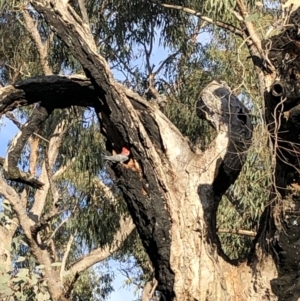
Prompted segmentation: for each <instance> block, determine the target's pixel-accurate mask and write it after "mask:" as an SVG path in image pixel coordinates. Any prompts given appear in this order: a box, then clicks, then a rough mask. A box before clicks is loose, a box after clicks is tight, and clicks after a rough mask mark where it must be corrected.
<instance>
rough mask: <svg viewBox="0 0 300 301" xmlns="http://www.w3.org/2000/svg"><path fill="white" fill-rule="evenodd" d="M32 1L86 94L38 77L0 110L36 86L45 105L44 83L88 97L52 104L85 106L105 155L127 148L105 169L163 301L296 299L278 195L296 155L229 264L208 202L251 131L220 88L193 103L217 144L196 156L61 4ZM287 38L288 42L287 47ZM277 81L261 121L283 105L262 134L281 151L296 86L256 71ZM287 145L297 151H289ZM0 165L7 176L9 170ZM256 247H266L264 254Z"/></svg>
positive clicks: (8, 91)
mask: <svg viewBox="0 0 300 301" xmlns="http://www.w3.org/2000/svg"><path fill="white" fill-rule="evenodd" d="M32 4H33V5H34V7H35V8H36V9H37V10H38V11H40V12H41V13H43V15H44V16H45V18H46V20H47V22H48V23H49V24H50V25H51V27H52V28H53V29H54V30H55V31H56V33H57V34H58V36H59V37H60V38H61V39H62V40H63V41H64V42H65V43H66V45H67V46H68V47H69V49H70V51H71V52H72V53H73V55H74V57H76V58H77V59H78V60H79V62H80V63H81V64H82V66H83V68H84V70H85V72H86V74H87V76H88V78H89V79H90V80H91V83H92V85H93V87H90V86H87V85H84V84H82V83H83V82H84V83H86V81H84V80H82V81H81V80H79V79H70V80H68V79H65V78H59V77H48V81H49V85H48V86H47V87H46V86H43V85H39V82H41V81H47V78H44V79H39V80H36V81H34V80H33V81H28V82H25V83H20V84H19V85H18V86H17V87H16V89H14V88H13V87H7V88H4V89H2V91H3V93H2V95H1V99H0V113H4V112H6V111H8V110H11V109H13V108H14V106H17V105H19V104H20V103H22V102H23V104H26V103H32V102H34V101H35V99H39V97H38V96H39V95H41V94H43V93H44V92H45V89H48V94H47V97H45V98H43V100H42V104H43V105H45V106H46V107H47V105H48V104H49V103H50V102H51V105H52V106H54V107H55V106H56V105H55V103H53V99H55V97H53V96H54V95H56V93H57V90H55V89H51V85H54V86H56V87H57V86H59V85H64V84H65V85H69V86H70V87H71V86H72V85H74V87H75V86H76V87H77V88H78V90H80V91H81V92H82V95H84V93H85V92H83V91H88V93H89V94H85V95H86V96H85V99H83V100H81V99H80V98H78V97H77V98H76V99H73V98H72V96H74V94H73V91H71V89H70V90H68V89H65V90H64V91H59V92H60V93H58V95H59V97H63V99H64V102H63V103H57V107H64V106H68V105H70V103H72V100H73V102H74V103H73V104H79V105H89V106H93V107H94V108H95V110H96V111H97V113H98V117H99V120H100V122H101V125H102V128H101V131H102V133H103V134H104V136H106V138H107V142H108V143H107V148H108V150H111V151H112V150H115V151H117V152H119V151H120V149H121V147H122V146H126V147H127V148H129V149H130V151H131V158H130V161H129V162H128V163H126V164H115V165H113V166H112V170H113V172H114V173H115V175H116V176H117V177H118V179H119V185H120V188H121V189H122V191H123V193H124V198H125V200H126V202H127V205H128V209H129V211H130V213H131V215H132V217H133V220H134V223H135V224H136V227H137V229H138V232H139V234H140V237H141V239H142V242H143V244H144V247H145V249H146V251H147V253H148V254H149V256H150V259H151V261H152V263H153V266H154V267H155V275H156V278H157V280H158V289H159V290H160V292H161V293H162V297H163V299H165V300H180V301H184V300H221V301H224V300H239V301H242V300H249V301H250V300H251V301H256V300H257V301H258V300H259V301H260V300H264V299H265V300H277V299H278V298H277V297H278V296H279V297H280V298H279V299H280V300H296V299H297V297H299V294H298V296H297V295H296V297H293V298H294V299H292V298H290V299H289V297H288V296H289V293H290V291H289V289H292V288H293V289H294V288H295V286H293V285H294V283H295V281H296V279H297V277H298V273H299V272H298V270H299V263H298V256H297V254H296V251H295V252H292V253H291V252H290V251H289V250H290V248H291V246H292V247H293V248H294V245H295V243H298V241H299V238H300V237H299V235H300V234H299V231H297V229H298V223H297V217H298V216H299V213H298V212H299V210H298V207H299V205H298V203H297V198H295V197H294V198H292V197H291V196H290V195H288V194H286V193H285V190H284V189H285V187H286V185H287V184H289V183H291V181H292V179H296V180H297V179H298V178H295V170H294V169H293V168H294V167H295V166H296V167H297V166H298V162H297V160H296V159H295V158H297V154H295V153H287V154H285V158H286V161H280V160H278V157H276V156H275V157H274V158H275V159H276V158H277V161H278V162H277V164H276V170H275V178H276V183H275V185H274V193H277V192H278V193H277V194H276V196H277V202H276V204H274V203H272V205H270V206H269V207H268V208H267V209H266V212H265V213H264V215H263V217H262V223H261V228H260V232H259V233H258V236H257V238H256V241H255V246H254V247H253V249H252V252H251V255H250V257H249V260H248V261H245V262H243V263H239V264H238V263H236V262H231V261H230V260H229V259H228V258H227V257H226V256H225V255H224V254H223V253H222V250H221V248H220V243H219V241H218V237H217V234H216V221H215V219H216V209H217V206H218V203H219V201H220V199H221V197H222V195H223V194H224V192H225V191H226V189H227V188H228V187H229V185H231V184H232V183H233V182H234V181H235V180H236V178H237V176H238V174H239V172H240V170H241V167H242V165H243V163H244V161H245V151H246V150H247V148H248V147H249V146H250V143H251V131H252V129H251V124H250V120H249V116H248V111H247V110H246V108H245V107H244V106H243V105H242V104H241V103H240V102H239V100H238V99H237V98H236V97H234V95H233V94H232V93H231V91H230V89H229V88H228V87H227V86H226V84H224V83H221V82H216V81H214V82H212V83H211V84H210V85H208V86H207V87H205V89H204V90H203V91H202V93H201V94H200V96H199V102H198V115H199V117H201V118H206V119H207V120H209V121H210V122H211V124H212V125H213V126H214V127H215V129H216V131H217V137H216V139H215V140H214V141H213V142H212V143H211V145H210V146H209V148H208V149H207V150H206V151H205V152H201V151H199V149H198V148H197V146H193V148H191V147H190V145H189V142H188V141H187V139H185V138H184V137H183V136H182V135H181V133H180V132H179V131H178V130H177V129H176V128H175V127H174V126H173V125H172V124H171V122H170V121H169V120H168V119H167V118H166V117H165V116H164V115H163V114H162V113H161V112H160V111H159V110H158V109H156V108H155V107H152V106H150V105H149V103H147V102H146V101H144V100H143V99H142V98H140V97H139V96H138V95H137V94H135V93H133V92H132V91H130V90H128V89H126V88H124V87H123V86H121V85H120V84H118V83H116V82H115V81H114V80H113V78H112V75H111V73H110V70H109V68H108V65H107V63H106V62H105V60H104V59H103V58H102V57H101V56H99V55H97V54H96V52H95V49H96V48H95V44H94V41H93V37H92V35H91V34H90V31H89V29H88V28H87V27H86V25H84V24H80V22H79V21H78V19H76V13H75V12H74V11H73V10H72V9H70V7H69V9H66V6H65V5H67V4H63V3H62V2H53V3H52V2H51V5H50V3H49V2H46V1H45V2H44V1H37V0H34V1H32ZM78 22H79V23H78ZM70 24H73V26H70ZM297 38H298V36H297V35H296V37H295V41H297ZM273 40H274V41H275V38H273ZM284 45H286V44H284ZM296 46H297V44H296V43H295V47H296ZM283 47H284V46H283ZM297 49H298V48H297ZM296 61H297V60H296V59H295V62H296ZM284 70H285V69H284ZM278 75H281V76H282V80H281V81H280V84H279V83H278V84H277V85H273V86H271V85H269V84H265V91H264V92H265V99H266V101H267V102H266V106H267V109H268V110H269V111H268V112H269V113H268V112H267V114H266V119H267V122H270V121H273V116H274V114H271V113H272V112H274V110H275V112H276V114H275V117H276V122H278V119H279V118H281V119H280V121H281V122H283V118H282V116H281V115H282V114H281V112H283V111H287V110H289V109H291V108H293V109H292V110H291V111H290V115H289V119H288V121H286V122H285V123H283V124H282V125H281V127H270V132H271V133H273V137H279V136H278V131H279V130H280V129H282V127H284V129H287V130H289V132H288V133H286V132H285V133H284V134H281V135H280V138H281V139H285V141H287V142H285V144H283V146H285V148H290V146H291V145H290V143H289V142H293V143H296V142H297V143H298V140H299V139H298V134H297V130H298V128H297V124H298V123H297V116H298V115H297V112H298V110H297V106H296V105H297V99H298V98H297V97H298V95H295V96H294V95H293V96H291V95H289V94H288V91H290V89H291V87H295V89H296V90H295V91H298V90H297V80H296V79H295V76H294V75H293V80H292V78H290V80H289V79H288V80H287V79H286V78H287V76H286V74H283V71H282V69H280V67H277V69H276V70H273V71H270V70H268V71H265V74H264V79H265V80H266V81H265V82H266V83H272V82H274V80H275V78H276V77H277V78H278ZM283 79H285V81H283ZM32 87H34V89H32ZM281 87H285V89H282V90H281ZM93 88H94V90H93ZM283 90H286V91H287V94H286V95H284V96H287V101H286V102H285V103H284V104H283V103H282V104H280V106H281V107H278V106H277V104H278V102H280V101H281V100H282V96H283V94H282V93H283ZM87 95H88V96H89V98H88V99H87ZM24 99H25V100H24ZM56 99H57V98H56ZM285 104H288V105H289V107H285ZM270 112H271V113H270ZM277 113H278V114H277ZM273 124H274V123H273ZM275 124H277V123H275ZM292 133H293V135H291V134H292ZM275 134H276V135H275ZM294 134H295V135H294ZM273 142H274V144H276V147H275V151H277V150H278V143H279V142H280V141H278V139H275V138H274V139H273ZM292 146H293V147H294V149H296V151H298V148H297V146H295V144H293V145H292ZM275 154H276V153H275ZM287 166H288V167H287ZM4 168H6V174H7V176H9V175H10V173H9V166H7V165H6V166H4ZM278 187H279V188H282V189H279V188H278ZM281 196H283V197H284V198H281ZM271 197H274V196H271ZM283 205H284V208H285V209H286V208H288V212H289V215H288V216H287V218H286V222H287V225H288V227H286V228H285V229H283V227H282V226H281V223H280V218H281V216H282V214H281V213H282V212H283V211H282V208H283ZM283 230H285V231H283ZM286 234H288V235H289V236H286ZM275 235H276V239H275V238H274V237H275ZM291 235H292V236H291ZM290 237H293V238H290ZM266 244H268V246H269V247H270V248H266ZM295 250H297V248H296V249H295ZM274 255H275V256H274ZM276 255H277V256H276ZM277 267H278V268H279V270H278V276H277ZM285 267H287V268H285Z"/></svg>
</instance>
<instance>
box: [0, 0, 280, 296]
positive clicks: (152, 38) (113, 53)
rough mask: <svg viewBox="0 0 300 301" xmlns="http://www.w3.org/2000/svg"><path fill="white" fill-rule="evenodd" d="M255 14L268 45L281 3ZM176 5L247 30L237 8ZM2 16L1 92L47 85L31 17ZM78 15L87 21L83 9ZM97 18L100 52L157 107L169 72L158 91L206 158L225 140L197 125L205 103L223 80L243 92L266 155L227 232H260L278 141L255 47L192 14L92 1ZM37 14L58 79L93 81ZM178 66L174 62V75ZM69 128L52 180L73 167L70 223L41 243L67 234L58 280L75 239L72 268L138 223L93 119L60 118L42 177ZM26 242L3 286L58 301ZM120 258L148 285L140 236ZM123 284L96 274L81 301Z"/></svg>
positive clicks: (242, 186)
mask: <svg viewBox="0 0 300 301" xmlns="http://www.w3.org/2000/svg"><path fill="white" fill-rule="evenodd" d="M255 2H256V1H254V0H252V1H247V7H248V9H249V10H250V14H249V16H248V17H247V20H248V21H253V22H254V24H255V25H256V26H257V28H258V32H259V34H260V35H261V36H262V37H263V36H264V34H265V32H266V29H267V26H268V24H269V23H270V22H271V21H272V20H273V19H274V16H275V14H276V5H275V4H276V3H277V2H276V1H271V4H272V5H270V7H269V8H268V7H266V8H264V10H263V11H261V12H256V8H255ZM170 3H171V4H174V5H180V6H182V7H187V8H190V9H193V10H195V11H196V12H199V13H201V14H203V15H205V16H207V17H210V18H212V19H213V20H218V21H222V22H227V23H230V24H231V25H234V26H237V27H239V23H238V20H237V18H236V17H235V15H234V14H233V9H234V8H235V6H236V1H235V0H226V1H221V0H207V1H198V0H184V1H170ZM1 5H2V7H3V9H2V11H1V13H0V33H1V37H2V40H3V41H5V43H2V44H1V47H0V80H1V83H2V84H3V85H4V84H7V83H14V82H16V81H18V80H20V79H24V78H29V77H31V76H36V75H41V74H42V73H43V71H42V68H41V64H40V61H39V53H38V51H37V48H36V45H35V43H33V41H32V39H31V37H30V35H29V33H28V31H27V30H26V29H25V27H24V23H23V21H22V20H23V19H22V9H23V8H24V5H26V4H25V3H20V2H19V1H7V2H6V3H5V4H3V3H0V6H1ZM72 5H74V9H75V10H76V11H77V12H78V13H79V8H78V6H77V3H75V4H73V3H72ZM86 6H87V11H88V15H89V18H90V27H91V29H92V32H93V34H94V37H95V41H96V44H97V46H98V52H99V53H100V54H101V55H103V56H104V57H105V58H106V59H107V60H108V61H109V63H110V65H111V66H112V69H113V71H119V72H120V71H121V72H122V76H121V78H122V80H123V83H124V84H125V85H127V86H129V87H131V88H133V89H134V90H136V91H137V92H138V93H139V94H141V95H143V96H146V97H148V98H149V99H151V98H152V97H153V95H152V94H151V93H150V92H149V87H150V85H151V82H150V79H149V77H150V75H151V74H150V73H154V72H157V74H156V76H155V79H154V83H153V86H154V87H155V88H156V90H157V91H158V93H159V94H160V95H161V96H164V97H165V98H166V99H167V104H166V105H165V107H164V108H163V111H164V113H165V114H166V115H167V116H168V117H169V118H170V120H171V121H172V122H173V123H174V124H175V125H176V126H177V127H178V128H179V129H180V130H181V132H182V133H183V134H184V135H185V136H187V137H188V138H189V139H190V141H191V142H192V143H193V144H196V145H197V146H199V147H200V148H202V149H205V148H206V146H207V145H208V144H209V143H210V142H211V141H212V139H213V138H214V131H213V130H212V128H211V127H210V126H209V125H208V124H207V122H205V121H203V120H200V119H199V118H198V117H197V115H196V106H197V100H198V97H199V93H200V91H201V90H202V88H203V87H204V86H205V85H206V84H207V83H208V82H210V81H211V80H213V79H216V78H217V79H222V80H225V81H227V83H228V84H229V86H230V87H231V88H232V90H233V92H234V93H235V94H236V95H239V96H240V97H241V98H242V99H243V100H244V102H245V104H246V105H247V106H248V107H249V108H251V109H252V114H253V115H254V116H255V117H256V119H254V124H255V125H256V129H255V131H254V138H253V141H254V143H253V145H252V146H251V148H250V150H249V155H248V160H247V162H246V164H245V166H244V167H243V170H242V172H241V174H240V177H239V179H238V181H237V182H236V183H235V184H234V185H233V186H232V187H231V188H230V190H229V191H228V193H227V194H226V196H224V198H223V199H222V202H221V204H220V206H219V211H218V219H217V223H218V227H219V228H220V229H221V228H223V229H229V230H230V229H233V230H240V229H243V230H250V231H256V230H257V225H258V221H259V217H260V215H261V212H262V211H263V209H264V206H265V205H266V200H267V199H268V193H269V186H270V183H271V163H270V154H269V153H268V152H267V151H266V145H267V137H266V136H263V135H261V132H262V130H263V129H262V125H261V123H262V122H261V119H260V117H259V114H260V110H261V106H262V105H261V99H260V98H259V96H258V91H257V78H256V75H255V73H254V68H253V63H252V62H251V60H250V58H249V57H248V55H249V53H248V50H247V49H246V47H245V42H244V41H242V40H241V39H240V38H237V37H236V36H233V35H232V34H230V33H228V32H226V31H225V30H224V29H219V28H217V27H215V26H212V25H210V24H206V25H205V26H203V22H202V21H200V20H199V19H198V18H197V17H195V16H192V15H189V14H187V13H186V12H184V11H183V10H182V9H181V10H178V9H168V8H164V7H162V6H160V5H157V4H151V3H150V2H148V1H144V0H134V1H125V0H114V1H112V0H108V1H98V0H90V1H87V2H86ZM274 7H275V9H274ZM29 11H30V14H31V16H32V17H33V18H34V20H35V21H36V24H37V26H38V31H39V34H40V37H41V40H42V41H43V43H45V44H46V43H49V49H48V53H47V55H48V63H49V65H50V67H51V68H52V71H53V73H55V74H57V73H60V72H63V73H81V72H82V70H81V66H80V65H79V64H78V62H77V61H76V60H75V59H74V58H73V57H72V55H70V53H69V50H68V49H67V48H66V47H65V46H64V45H63V43H62V42H61V41H60V40H59V39H58V38H57V37H56V36H52V33H51V30H50V28H49V27H48V26H47V24H46V23H45V21H44V19H43V18H42V16H40V15H39V14H38V13H37V12H35V11H33V10H32V9H30V10H29ZM202 26H203V27H202ZM199 33H201V35H200V36H199V35H198V34H199ZM205 40H206V41H205ZM154 48H157V49H158V50H157V52H159V51H162V53H164V58H162V60H161V62H160V63H159V64H158V65H157V66H154V65H155V64H157V62H156V63H155V64H154V62H152V59H153V56H154V51H153V49H154ZM170 54H174V55H173V56H170V57H169V59H168V60H166V61H165V62H164V64H162V62H163V61H164V59H166V58H167V57H168V55H170ZM148 60H149V62H148ZM158 71H159V72H158ZM31 113H32V107H30V108H27V109H26V108H24V109H23V108H22V109H20V110H18V111H17V112H16V115H17V117H18V119H19V120H21V121H22V123H25V122H26V121H27V120H28V118H29V116H30V115H31ZM58 124H61V126H63V127H64V128H65V134H64V136H63V142H62V143H61V145H60V148H59V154H58V157H57V160H56V162H55V165H54V166H53V167H52V170H51V171H52V172H53V173H55V172H57V171H59V170H60V168H62V166H66V165H69V167H68V168H67V169H66V171H65V172H64V173H63V175H62V176H60V177H58V178H56V179H55V185H56V187H57V188H58V190H59V192H60V200H59V202H58V203H57V204H56V206H57V209H58V214H56V215H55V216H54V217H53V218H52V219H51V220H50V221H49V223H48V224H47V227H45V228H43V229H42V230H41V231H40V235H41V238H42V240H43V241H46V242H47V241H48V240H49V239H50V238H51V236H52V235H53V233H54V231H56V232H55V235H54V238H53V239H54V241H55V245H56V248H57V253H58V254H57V256H58V258H57V259H56V260H54V259H53V263H52V266H53V267H55V266H56V267H57V268H59V267H60V265H61V260H62V257H63V254H64V252H65V249H66V245H67V243H68V240H69V237H70V236H71V235H74V243H73V244H72V247H71V250H70V254H69V257H68V261H67V266H68V265H70V264H71V263H72V262H74V261H76V259H78V258H79V257H80V256H82V255H86V254H87V253H88V252H90V251H91V250H92V249H94V248H96V247H99V246H106V245H111V244H112V243H113V235H114V233H115V232H116V231H117V230H118V229H119V217H120V216H121V215H123V214H126V206H125V205H124V201H123V200H122V197H121V194H120V191H119V189H118V186H117V185H116V183H113V182H114V181H113V179H110V178H109V177H108V176H107V166H106V165H103V162H102V161H101V155H100V154H101V152H102V151H103V149H104V141H103V137H101V135H100V134H99V124H98V122H97V118H96V116H95V114H94V112H93V111H90V110H88V109H86V108H71V109H68V110H57V111H55V113H54V114H52V115H51V117H50V118H49V119H48V120H47V121H46V122H45V124H44V125H43V126H42V128H41V129H38V134H39V135H41V136H42V137H43V138H44V139H45V140H43V139H40V140H39V146H38V158H37V167H36V171H37V173H39V172H40V171H41V169H42V166H43V163H44V159H45V156H46V155H47V151H48V142H47V140H48V141H49V140H50V139H51V137H53V136H54V135H55V134H54V131H55V128H56V126H57V125H58ZM74 141H76V143H74ZM30 151H31V150H30V148H29V146H28V145H27V147H26V149H25V150H24V153H23V156H22V158H21V162H20V166H21V167H22V168H23V169H27V170H28V161H29V158H30ZM95 178H100V179H101V180H102V182H104V183H105V184H107V185H108V186H110V187H111V188H112V192H113V195H114V197H115V199H114V201H112V200H111V199H109V198H107V196H105V193H103V191H102V190H101V189H99V187H97V185H96V184H95V182H94V179H95ZM11 185H12V186H13V187H15V188H16V189H17V190H18V191H19V192H21V191H22V190H23V188H24V185H15V184H14V183H11ZM26 192H27V196H28V203H27V208H26V209H27V210H28V211H29V210H30V208H31V206H32V204H33V199H34V193H35V191H34V190H33V189H32V188H28V187H26ZM53 200H54V198H53V195H52V194H51V193H49V195H48V196H47V201H46V206H45V208H44V212H43V213H44V214H48V213H51V211H52V210H53V206H52V204H53ZM14 216H15V215H14V212H13V211H12V208H10V206H8V204H7V202H5V201H3V202H2V208H1V210H0V222H1V225H8V224H9V222H10V220H11V219H12V218H13V217H14ZM22 238H24V233H23V232H22V229H21V228H18V230H17V232H16V234H15V237H14V240H13V242H12V245H13V248H12V255H13V267H14V270H13V273H11V274H10V275H9V274H5V275H4V276H3V277H2V276H1V277H0V294H3V295H5V296H6V297H9V296H13V297H14V298H16V299H17V300H48V299H49V294H48V292H47V289H46V284H45V282H44V281H43V280H42V277H41V275H42V270H43V268H44V267H42V266H38V264H37V262H36V259H35V258H34V257H33V256H32V254H31V252H30V248H29V247H28V245H26V242H24V241H23V239H22ZM220 239H221V241H222V246H223V249H224V250H225V252H226V254H228V255H229V256H230V257H231V258H238V257H241V256H244V255H246V254H247V251H248V248H249V245H250V243H251V240H252V239H251V238H249V237H246V236H241V235H236V234H230V233H220ZM114 258H115V259H116V260H119V261H120V262H123V263H128V264H129V265H130V268H129V269H127V271H129V274H130V275H129V276H130V277H129V279H131V280H130V281H131V282H134V283H136V282H139V283H141V282H145V281H147V280H149V279H150V278H151V277H152V276H153V275H152V273H153V271H152V268H151V265H150V264H149V258H148V256H147V255H146V253H145V251H144V249H143V247H142V244H141V242H140V240H139V238H138V237H137V234H136V233H133V234H132V235H131V237H130V238H129V239H128V241H127V242H126V243H125V244H124V246H123V247H122V249H120V250H119V251H118V253H117V254H115V257H114ZM136 267H138V268H137V269H136ZM0 268H1V266H0ZM132 271H133V272H132ZM7 281H8V282H9V283H10V284H11V285H10V286H9V287H8V286H7V285H6V286H5V285H4V283H6V282H7ZM66 281H67V280H66ZM111 281H112V276H111V275H110V274H109V273H99V271H97V273H96V272H95V270H93V269H89V270H87V271H85V272H84V273H83V274H82V275H81V276H80V277H79V279H78V280H77V283H76V286H75V288H74V291H73V297H74V300H86V301H87V300H103V299H105V298H106V297H107V296H108V294H109V293H110V292H111V290H112V287H111Z"/></svg>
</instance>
